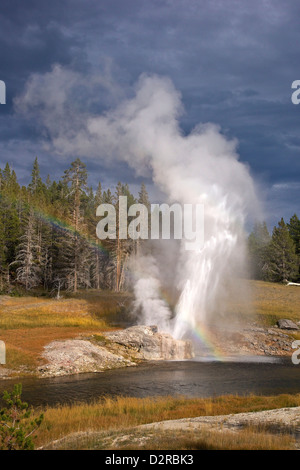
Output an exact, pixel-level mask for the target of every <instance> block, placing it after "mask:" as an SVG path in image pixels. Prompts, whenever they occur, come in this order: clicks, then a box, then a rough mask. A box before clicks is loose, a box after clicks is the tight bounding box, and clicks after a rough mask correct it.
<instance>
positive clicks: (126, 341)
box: [38, 326, 193, 377]
mask: <svg viewBox="0 0 300 470" xmlns="http://www.w3.org/2000/svg"><path fill="white" fill-rule="evenodd" d="M43 357H44V359H45V364H44V365H42V366H40V367H39V368H38V373H39V375H40V376H43V377H56V376H61V375H69V374H78V373H82V372H101V371H103V370H107V369H115V368H119V367H127V366H135V365H136V364H138V363H139V362H141V361H143V360H156V361H157V360H171V359H174V360H183V359H191V358H192V357H193V350H192V345H191V343H190V342H189V341H180V340H175V339H174V338H172V336H171V335H169V334H166V333H159V332H158V331H157V328H156V327H155V326H133V327H130V328H127V329H125V330H119V331H114V332H110V333H103V336H97V335H95V336H94V337H92V338H90V339H89V340H87V339H85V340H84V339H74V340H67V341H53V342H51V343H50V344H48V345H47V346H46V347H45V352H44V354H43Z"/></svg>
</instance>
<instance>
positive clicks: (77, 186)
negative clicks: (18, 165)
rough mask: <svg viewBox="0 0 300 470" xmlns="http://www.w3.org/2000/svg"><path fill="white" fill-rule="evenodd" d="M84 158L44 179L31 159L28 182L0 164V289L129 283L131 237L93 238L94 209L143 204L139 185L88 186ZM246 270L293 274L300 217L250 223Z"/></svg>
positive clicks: (264, 275)
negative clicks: (271, 224)
mask: <svg viewBox="0 0 300 470" xmlns="http://www.w3.org/2000/svg"><path fill="white" fill-rule="evenodd" d="M87 179H88V174H87V169H86V166H85V164H84V163H83V162H82V161H81V160H80V159H76V160H75V161H74V162H73V163H72V164H71V166H70V168H68V169H67V170H65V172H64V175H63V176H62V178H61V179H60V180H59V181H58V182H57V181H51V179H50V177H49V176H48V177H47V179H46V181H45V182H44V181H43V180H42V178H41V176H40V169H39V164H38V160H37V158H36V159H35V161H34V164H33V168H32V174H31V181H30V183H29V184H28V186H20V185H19V183H18V180H17V176H16V173H15V171H14V170H12V169H11V168H10V166H9V164H6V166H5V168H4V169H3V170H0V293H13V292H14V291H15V290H16V289H18V288H19V287H22V288H23V289H25V290H26V291H28V290H31V289H34V288H42V289H44V290H45V291H48V292H53V293H55V294H59V292H60V291H61V290H69V291H73V292H76V291H77V290H78V289H82V288H86V289H89V288H95V289H111V290H115V291H120V290H124V289H126V288H128V287H129V285H128V279H129V276H127V273H128V270H127V267H128V260H129V257H130V255H131V254H132V253H134V252H136V251H137V250H138V247H139V245H138V243H139V242H138V241H136V240H132V239H127V240H122V239H121V240H120V239H119V237H118V230H119V223H118V216H119V215H118V210H116V214H117V220H116V231H117V237H116V240H101V241H100V240H99V239H98V238H97V236H96V225H97V222H98V221H99V218H97V217H96V208H97V207H98V206H99V204H102V203H108V204H113V205H115V207H116V209H117V207H118V201H119V196H127V204H128V207H130V206H131V205H132V204H135V203H141V204H144V205H145V206H146V207H148V208H149V207H150V202H149V198H148V194H147V191H146V187H145V185H144V184H142V185H141V189H140V192H139V195H138V198H135V197H134V196H133V194H131V192H130V189H129V186H128V185H127V184H122V183H118V184H117V186H116V188H115V189H114V190H113V191H112V190H110V189H108V190H106V191H102V188H101V183H100V182H99V184H98V186H97V188H96V189H95V190H94V189H93V188H91V187H88V185H87ZM249 252H250V260H251V266H252V274H253V277H255V278H256V279H262V280H270V281H283V280H284V279H288V280H298V279H299V258H300V222H299V219H298V217H297V216H296V215H294V216H293V217H292V218H291V219H290V222H289V223H288V224H285V222H284V221H283V219H281V221H280V222H279V224H278V227H275V228H274V230H273V234H272V236H271V235H270V234H269V232H268V229H267V226H266V224H265V223H262V224H256V225H255V227H254V230H253V232H252V233H251V235H250V236H249Z"/></svg>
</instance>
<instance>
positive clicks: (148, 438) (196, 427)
mask: <svg viewBox="0 0 300 470" xmlns="http://www.w3.org/2000/svg"><path fill="white" fill-rule="evenodd" d="M247 428H248V429H252V431H255V430H256V431H257V432H261V431H264V432H268V433H270V434H271V435H275V436H278V437H279V438H280V436H282V435H284V434H285V435H290V436H291V437H293V438H294V441H291V444H290V445H291V447H290V448H291V449H295V450H298V449H299V448H300V444H299V436H300V407H294V408H279V409H274V410H266V411H258V412H248V413H237V414H228V415H218V416H199V417H196V418H184V419H176V420H166V421H160V422H154V423H150V424H143V425H140V426H137V427H133V428H127V429H122V430H121V431H114V432H113V431H110V432H109V431H82V432H76V433H72V434H69V435H67V436H65V437H63V438H62V439H58V440H55V441H52V442H50V443H49V444H47V445H45V446H44V447H41V448H39V449H38V450H42V449H43V450H61V449H73V448H75V449H76V448H79V449H84V448H93V449H97V448H98V449H124V448H125V449H126V444H127V445H128V443H131V446H134V448H135V449H139V448H141V447H143V446H144V445H147V442H148V443H150V444H151V442H153V439H154V438H155V437H156V436H157V435H159V436H161V438H162V437H163V436H164V437H165V436H169V438H170V439H172V437H173V436H177V437H180V436H181V437H183V436H186V437H187V438H188V437H191V436H192V437H195V436H198V437H199V436H200V437H201V436H205V435H207V436H210V435H211V434H212V433H216V435H217V436H218V435H219V436H220V439H221V438H224V436H226V435H227V436H229V438H230V439H234V437H235V436H236V435H239V433H240V432H241V431H242V430H243V429H247ZM258 436H259V435H258ZM258 439H259V437H258ZM124 446H125V447H124Z"/></svg>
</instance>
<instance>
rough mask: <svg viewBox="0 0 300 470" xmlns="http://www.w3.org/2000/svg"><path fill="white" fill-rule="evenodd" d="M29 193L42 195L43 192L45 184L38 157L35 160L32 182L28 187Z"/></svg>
mask: <svg viewBox="0 0 300 470" xmlns="http://www.w3.org/2000/svg"><path fill="white" fill-rule="evenodd" d="M28 189H29V192H30V193H31V194H34V195H35V194H38V193H41V192H42V190H43V182H42V178H41V175H40V167H39V163H38V159H37V157H36V158H35V160H34V163H33V168H32V172H31V182H30V183H29V185H28Z"/></svg>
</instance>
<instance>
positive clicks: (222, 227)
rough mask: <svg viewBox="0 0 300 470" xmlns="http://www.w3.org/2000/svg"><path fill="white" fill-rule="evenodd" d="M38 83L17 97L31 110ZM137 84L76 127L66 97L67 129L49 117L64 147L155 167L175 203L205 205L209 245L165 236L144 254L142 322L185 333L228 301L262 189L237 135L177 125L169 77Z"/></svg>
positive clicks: (139, 296) (139, 295) (138, 290)
mask: <svg viewBox="0 0 300 470" xmlns="http://www.w3.org/2000/svg"><path fill="white" fill-rule="evenodd" d="M56 74H57V70H56ZM33 83H39V81H38V80H35V81H34V80H32V81H31V85H30V84H29V86H28V87H27V90H26V94H25V95H24V96H23V97H20V98H19V100H18V105H19V106H20V107H21V108H22V109H23V110H25V111H26V110H27V109H28V108H30V96H32V95H33V94H34V91H35V90H34V89H30V86H32V84H33ZM135 91H136V94H135V96H134V97H133V98H132V99H128V100H124V101H122V102H121V104H119V105H118V106H117V107H116V108H115V109H113V110H110V111H108V112H106V113H105V114H103V115H101V116H93V115H87V114H86V113H85V114H84V115H82V119H81V120H80V117H79V116H78V113H77V114H76V113H75V111H74V114H76V119H75V118H74V122H75V123H76V129H77V131H76V133H74V128H73V127H72V119H70V107H67V106H64V105H65V103H63V104H62V105H61V106H58V105H57V107H58V108H59V110H60V113H62V110H63V109H64V108H67V109H68V120H67V121H66V120H65V119H64V125H63V126H62V127H61V129H62V131H60V126H59V125H58V122H57V120H55V119H51V120H48V122H47V123H46V124H47V126H48V132H49V133H50V135H52V141H53V145H54V146H55V149H56V151H57V152H59V153H60V154H72V155H80V156H82V155H86V156H90V157H97V156H98V158H99V153H100V152H101V154H102V155H103V156H105V158H108V157H109V158H114V159H116V158H117V159H119V160H121V159H122V160H125V161H126V162H127V163H128V164H129V165H130V166H132V167H133V168H134V169H135V170H136V172H137V173H138V174H146V173H147V172H148V171H149V168H150V170H151V172H152V175H153V181H154V183H155V184H156V185H157V186H158V187H159V188H160V189H161V190H162V191H163V192H164V193H165V194H166V197H167V200H168V201H169V202H174V201H176V202H179V203H182V204H185V203H187V204H197V203H203V204H204V211H205V216H204V217H205V242H204V247H203V249H202V250H201V251H198V252H197V253H195V252H194V251H186V250H184V249H183V247H181V249H180V250H179V252H176V255H175V256H173V257H171V256H170V255H168V250H169V248H168V246H170V250H174V245H173V244H172V242H170V244H169V245H167V244H166V243H164V245H163V246H164V253H163V254H162V253H160V255H162V256H160V257H155V255H154V256H152V258H151V257H150V255H148V256H147V257H146V258H145V259H141V260H140V264H141V265H142V271H143V275H142V276H141V277H140V279H138V280H137V282H136V285H135V294H136V303H137V305H139V306H140V307H141V308H142V310H143V321H144V322H147V323H149V324H150V323H156V324H158V326H160V327H161V328H162V329H172V330H173V332H174V334H175V335H176V336H177V337H181V336H183V335H184V334H185V333H186V332H187V331H188V329H189V328H193V327H195V326H196V324H197V322H205V321H207V320H208V319H210V316H211V314H212V313H213V311H214V310H215V309H216V308H221V305H222V298H223V297H222V296H223V294H224V291H225V289H226V286H225V284H226V281H227V280H228V279H230V278H232V277H233V276H234V275H235V273H236V270H237V267H240V266H241V265H242V264H243V261H244V241H243V240H244V236H243V227H244V223H245V218H246V217H247V215H248V214H249V213H251V212H254V211H255V210H256V209H257V201H256V196H255V189H254V184H253V181H252V178H251V176H250V174H249V171H248V168H247V167H246V166H245V165H244V164H242V163H241V162H239V160H238V155H237V153H236V145H237V143H236V141H234V140H228V139H227V138H226V137H225V136H224V135H222V134H221V132H220V129H219V127H218V126H216V125H214V124H210V123H209V124H205V125H198V126H197V127H195V128H194V129H193V131H192V132H191V133H190V134H189V135H184V134H183V132H182V130H181V129H180V127H179V124H178V118H179V116H180V113H181V112H182V103H181V97H180V94H179V93H178V91H176V89H175V88H174V86H173V84H172V82H171V81H170V80H169V79H167V78H162V77H158V76H147V75H143V76H141V77H140V79H139V81H138V84H137V86H136V90H135ZM45 112H46V111H45V106H44V107H43V113H44V114H45ZM61 116H62V114H60V118H61ZM52 117H53V116H52ZM53 118H54V117H53ZM52 122H55V125H53V127H51V126H52ZM66 122H69V127H68V128H66ZM162 259H163V260H164V261H165V260H167V262H165V263H162ZM161 264H164V270H166V267H167V269H168V271H169V273H172V275H173V276H174V282H175V280H176V285H177V288H178V289H179V291H180V293H181V294H180V298H179V301H178V304H177V306H176V312H175V313H176V316H175V319H173V320H172V321H171V320H170V317H171V312H170V309H169V308H168V305H167V303H166V302H165V301H163V300H161V299H160V297H159V289H160V285H161V284H163V283H164V279H162V272H164V270H161V269H160V267H159V266H160V265H161Z"/></svg>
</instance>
